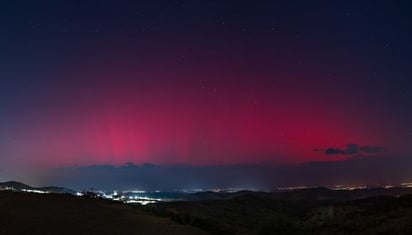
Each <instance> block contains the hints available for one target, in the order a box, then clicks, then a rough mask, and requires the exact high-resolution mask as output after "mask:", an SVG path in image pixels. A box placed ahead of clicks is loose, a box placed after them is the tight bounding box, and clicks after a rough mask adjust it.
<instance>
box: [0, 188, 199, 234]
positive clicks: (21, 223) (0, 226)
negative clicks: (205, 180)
mask: <svg viewBox="0 0 412 235" xmlns="http://www.w3.org/2000/svg"><path fill="white" fill-rule="evenodd" d="M0 234H168V235H173V234H187V235H191V234H207V233H206V232H203V231H201V230H200V229H197V228H193V227H190V226H185V225H179V224H176V223H175V222H173V221H171V220H170V219H167V218H160V217H155V216H151V215H148V214H147V213H146V212H143V211H142V210H141V209H139V208H136V207H132V206H128V205H123V204H118V203H112V202H109V201H104V200H101V199H92V198H80V197H74V196H71V195H62V194H30V193H17V192H8V191H0Z"/></svg>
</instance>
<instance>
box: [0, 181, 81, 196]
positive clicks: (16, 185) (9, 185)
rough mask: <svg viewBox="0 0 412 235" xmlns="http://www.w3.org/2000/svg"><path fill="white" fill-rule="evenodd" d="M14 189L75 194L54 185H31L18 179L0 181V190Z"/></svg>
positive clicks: (70, 190)
mask: <svg viewBox="0 0 412 235" xmlns="http://www.w3.org/2000/svg"><path fill="white" fill-rule="evenodd" d="M6 189H9V190H16V191H25V190H38V191H43V192H49V193H65V194H75V193H76V191H75V190H72V189H68V188H64V187H56V186H47V187H33V186H30V185H27V184H24V183H21V182H18V181H7V182H0V190H6Z"/></svg>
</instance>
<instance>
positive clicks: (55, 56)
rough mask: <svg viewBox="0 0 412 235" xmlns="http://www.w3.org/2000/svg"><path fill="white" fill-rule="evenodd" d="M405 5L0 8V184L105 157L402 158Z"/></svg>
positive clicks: (170, 161) (409, 107) (408, 142)
mask: <svg viewBox="0 0 412 235" xmlns="http://www.w3.org/2000/svg"><path fill="white" fill-rule="evenodd" d="M411 10H412V5H411V4H410V3H409V2H407V1H405V2H404V3H400V2H398V1H271V2H270V1H173V0H170V1H90V0H85V1H2V2H1V3H0V179H2V178H4V179H6V178H10V175H9V173H10V172H15V171H18V170H21V171H23V169H24V172H20V173H21V174H28V173H27V172H30V171H38V170H40V169H42V170H43V169H52V168H62V167H72V166H80V167H83V166H90V165H103V164H104V165H113V166H121V165H124V164H126V163H133V164H136V165H139V164H144V163H152V164H158V165H176V164H184V165H189V166H210V165H216V166H228V165H235V164H246V165H247V164H261V163H269V164H286V165H287V164H296V163H308V162H337V161H345V160H348V159H351V158H355V157H362V158H379V157H385V158H390V156H396V157H398V156H409V155H410V154H412V122H411V121H410V120H412V92H411V88H412V79H411V76H412V70H411V68H412V44H411V42H412V30H411V29H412V15H411V14H410V12H411ZM394 169H395V170H396V168H394ZM394 169H392V170H394ZM16 174H17V173H15V174H14V175H13V176H15V175H16Z"/></svg>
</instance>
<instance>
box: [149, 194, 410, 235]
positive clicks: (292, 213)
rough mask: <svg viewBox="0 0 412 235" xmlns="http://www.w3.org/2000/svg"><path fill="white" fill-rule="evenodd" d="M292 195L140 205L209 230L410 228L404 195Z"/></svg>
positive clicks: (397, 234) (394, 233) (404, 234)
mask: <svg viewBox="0 0 412 235" xmlns="http://www.w3.org/2000/svg"><path fill="white" fill-rule="evenodd" d="M321 191H322V192H321V193H322V195H323V194H324V192H323V191H324V190H321ZM301 193H303V194H305V195H306V194H307V193H308V191H303V192H301ZM310 193H311V194H312V193H313V192H310ZM333 193H335V192H333ZM342 193H343V194H345V195H347V192H342ZM355 193H357V192H355ZM297 194H298V193H293V195H297ZM322 197H323V196H322ZM298 198H299V199H294V198H293V197H292V199H286V198H282V199H279V198H276V197H272V196H271V195H270V194H266V195H265V194H262V193H243V194H240V195H238V196H234V197H232V198H230V199H225V200H207V201H187V202H170V203H159V204H153V205H149V206H147V207H145V208H146V210H148V211H150V212H151V213H153V214H156V215H160V216H164V217H168V218H171V219H173V220H175V221H176V222H179V223H181V224H184V225H192V226H196V227H199V228H202V229H203V230H205V231H208V232H209V233H211V234H262V235H263V234H277V235H281V234H305V235H311V234H313V235H315V234H316V235H322V234H324V235H329V234H333V235H340V234H342V235H343V234H366V235H374V234H390V235H408V234H412V196H410V195H404V196H378V197H370V198H364V199H357V200H318V199H315V200H314V199H312V198H311V197H309V198H308V199H301V198H300V197H298ZM315 198H317V197H315ZM345 198H346V196H345Z"/></svg>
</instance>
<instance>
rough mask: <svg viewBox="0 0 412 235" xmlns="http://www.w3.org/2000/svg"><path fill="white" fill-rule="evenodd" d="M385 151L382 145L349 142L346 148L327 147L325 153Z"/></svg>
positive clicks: (347, 153) (350, 153)
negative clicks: (362, 144) (363, 144)
mask: <svg viewBox="0 0 412 235" xmlns="http://www.w3.org/2000/svg"><path fill="white" fill-rule="evenodd" d="M316 151H319V149H316ZM384 151H385V148H384V147H381V146H372V145H366V146H360V145H358V144H347V145H346V148H345V149H340V148H327V149H326V150H325V151H324V154H326V155H354V154H360V153H364V154H376V153H382V152H384Z"/></svg>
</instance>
